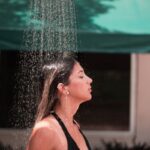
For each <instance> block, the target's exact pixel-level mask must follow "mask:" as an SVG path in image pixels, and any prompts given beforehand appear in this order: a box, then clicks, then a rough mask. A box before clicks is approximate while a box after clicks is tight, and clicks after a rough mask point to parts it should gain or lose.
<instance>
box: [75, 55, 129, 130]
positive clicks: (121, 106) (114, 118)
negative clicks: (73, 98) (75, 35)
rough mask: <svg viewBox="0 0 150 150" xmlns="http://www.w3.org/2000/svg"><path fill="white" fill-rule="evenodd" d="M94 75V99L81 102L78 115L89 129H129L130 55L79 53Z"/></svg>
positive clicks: (83, 124) (88, 69)
mask: <svg viewBox="0 0 150 150" xmlns="http://www.w3.org/2000/svg"><path fill="white" fill-rule="evenodd" d="M79 58H80V60H81V62H82V64H83V65H84V66H85V68H86V69H87V71H88V72H89V75H90V77H92V78H93V85H92V86H93V98H92V100H91V101H90V102H87V103H85V104H83V105H81V107H80V110H79V113H78V114H77V118H78V119H79V122H80V123H81V125H82V126H83V128H84V129H88V130H90V129H91V130H128V129H129V120H130V119H129V117H130V115H129V114H130V110H129V108H130V106H129V105H130V100H129V97H130V96H129V95H130V55H128V54H121V55H120V54H87V53H86V54H85V53H84V54H80V55H79Z"/></svg>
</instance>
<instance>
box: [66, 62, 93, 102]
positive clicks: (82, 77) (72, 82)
mask: <svg viewBox="0 0 150 150" xmlns="http://www.w3.org/2000/svg"><path fill="white" fill-rule="evenodd" d="M91 83H92V79H91V78H90V77H88V76H87V75H86V74H85V72H84V69H83V68H82V66H81V65H80V64H79V63H75V65H74V67H73V70H72V73H71V75H70V77H69V84H68V85H67V89H68V91H69V96H71V97H72V98H74V99H78V100H80V101H81V102H84V101H87V100H90V99H91V98H92V95H91V92H92V88H91Z"/></svg>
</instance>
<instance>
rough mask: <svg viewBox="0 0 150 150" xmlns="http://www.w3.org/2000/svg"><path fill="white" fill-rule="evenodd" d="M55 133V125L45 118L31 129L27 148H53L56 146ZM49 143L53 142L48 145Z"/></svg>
mask: <svg viewBox="0 0 150 150" xmlns="http://www.w3.org/2000/svg"><path fill="white" fill-rule="evenodd" d="M56 132H57V130H56V129H55V123H54V122H53V120H52V119H51V118H45V119H43V120H41V121H39V122H37V123H36V124H35V125H34V127H33V130H32V133H31V136H30V139H29V147H30V148H31V147H34V148H33V149H37V150H39V149H40V147H42V148H43V146H44V147H53V146H55V145H57V138H58V137H57V135H58V134H56ZM50 141H53V142H51V144H50ZM30 148H29V150H30ZM31 149H32V148H31ZM43 149H44V148H43ZM45 149H46V148H45Z"/></svg>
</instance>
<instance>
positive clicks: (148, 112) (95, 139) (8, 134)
mask: <svg viewBox="0 0 150 150" xmlns="http://www.w3.org/2000/svg"><path fill="white" fill-rule="evenodd" d="M132 69H133V73H134V75H133V78H134V79H133V78H132V79H131V80H135V84H133V86H134V89H135V91H134V92H133V93H132V94H134V95H135V96H134V97H135V100H134V101H135V102H134V106H133V107H132V109H134V111H133V112H134V115H133V116H134V117H133V122H134V128H133V130H132V132H130V131H129V132H121V131H120V132H115V131H114V132H109V131H108V132H100V131H96V132H89V131H85V134H86V136H87V137H88V139H89V141H90V143H91V144H92V146H100V145H101V144H100V141H101V139H102V140H106V141H114V140H118V141H119V142H123V143H128V144H132V142H133V141H136V142H141V143H142V142H147V143H148V144H150V133H149V131H150V54H136V55H135V61H134V64H133V68H132ZM26 137H27V132H26V131H21V130H10V129H9V130H7V129H5V130H4V129H0V141H2V142H3V143H4V144H10V145H12V146H13V147H20V146H22V145H25V144H24V143H25V141H26V140H25V139H26Z"/></svg>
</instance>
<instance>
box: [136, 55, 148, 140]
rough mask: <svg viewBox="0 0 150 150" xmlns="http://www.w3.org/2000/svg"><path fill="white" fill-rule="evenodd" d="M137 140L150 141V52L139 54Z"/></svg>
mask: <svg viewBox="0 0 150 150" xmlns="http://www.w3.org/2000/svg"><path fill="white" fill-rule="evenodd" d="M137 60H138V61H137V63H138V64H137V66H138V69H137V73H138V84H137V105H136V107H137V110H136V111H137V113H136V119H137V121H136V128H137V129H136V137H137V141H143V142H148V143H150V54H139V55H137Z"/></svg>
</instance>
